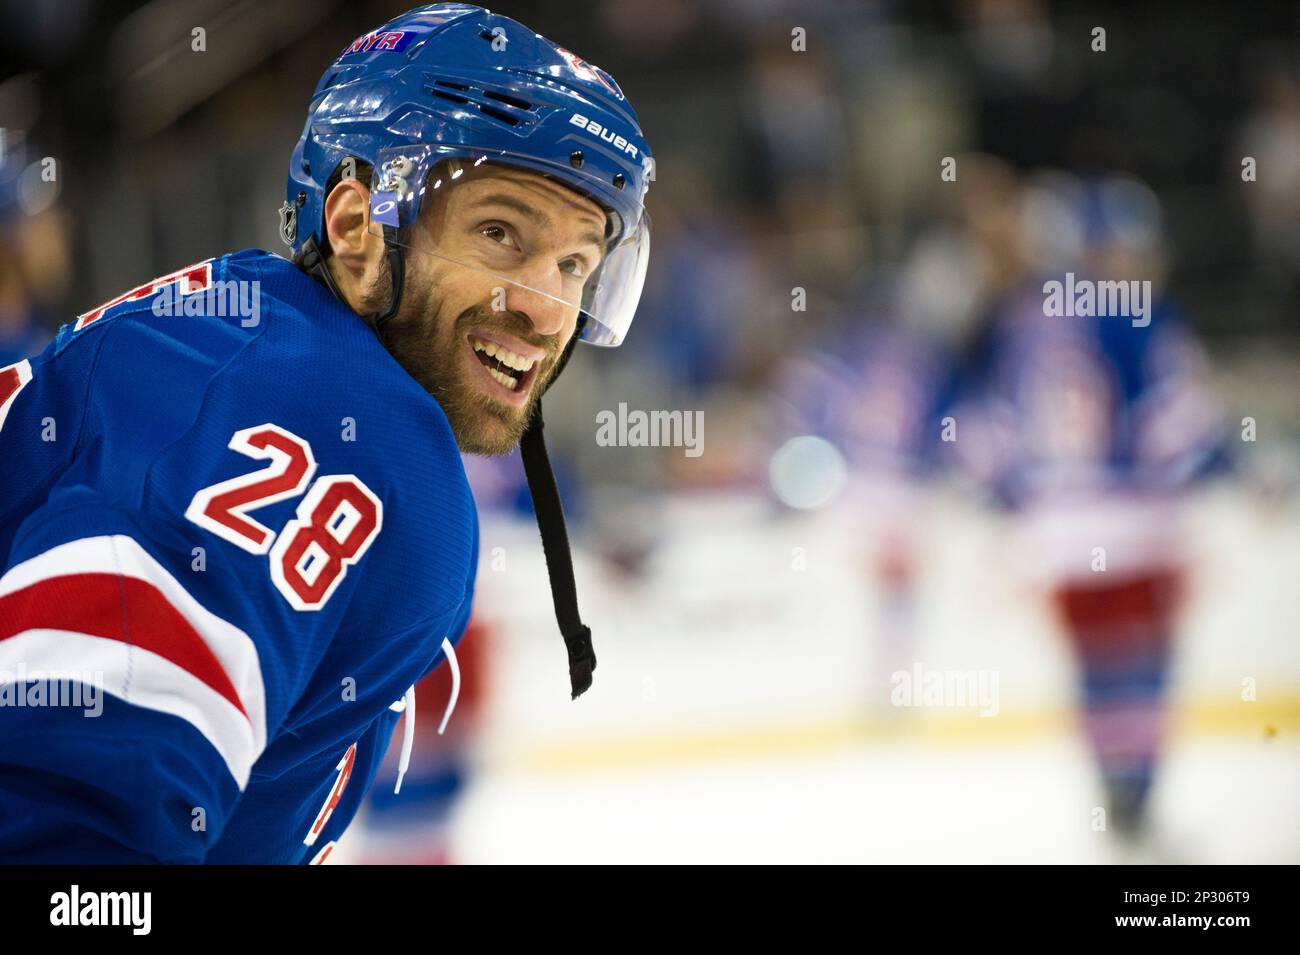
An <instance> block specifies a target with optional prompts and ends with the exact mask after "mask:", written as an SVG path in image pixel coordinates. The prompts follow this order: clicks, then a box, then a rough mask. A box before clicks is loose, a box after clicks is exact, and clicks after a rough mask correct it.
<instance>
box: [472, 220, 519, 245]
mask: <svg viewBox="0 0 1300 955" xmlns="http://www.w3.org/2000/svg"><path fill="white" fill-rule="evenodd" d="M478 231H479V235H482V236H486V237H487V238H489V239H491V240H492V241H493V242H497V243H500V244H501V245H504V246H506V247H508V248H511V249H513V248H517V246H516V245H515V240H514V239H512V238H511V237H510V233H509V232H507V231H506V229H505V227H504V226H499V225H485V226H484V227H483V228H481V229H479V230H478Z"/></svg>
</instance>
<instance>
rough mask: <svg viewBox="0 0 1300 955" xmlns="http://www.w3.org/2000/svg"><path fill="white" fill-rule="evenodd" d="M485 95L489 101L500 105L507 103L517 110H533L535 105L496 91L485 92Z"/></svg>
mask: <svg viewBox="0 0 1300 955" xmlns="http://www.w3.org/2000/svg"><path fill="white" fill-rule="evenodd" d="M483 95H484V96H486V97H487V98H488V99H494V100H496V101H497V102H498V103H505V104H506V105H507V106H513V107H514V108H515V109H532V108H533V104H532V103H530V102H528V101H527V100H522V99H520V98H519V97H517V96H511V95H510V94H509V93H500V92H498V91H496V90H484V91H483Z"/></svg>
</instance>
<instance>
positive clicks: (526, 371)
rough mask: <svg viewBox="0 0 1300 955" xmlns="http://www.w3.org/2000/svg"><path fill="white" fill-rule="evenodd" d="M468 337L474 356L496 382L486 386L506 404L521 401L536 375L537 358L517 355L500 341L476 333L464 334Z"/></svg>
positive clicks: (522, 401)
mask: <svg viewBox="0 0 1300 955" xmlns="http://www.w3.org/2000/svg"><path fill="white" fill-rule="evenodd" d="M468 340H469V345H470V347H471V348H472V349H473V351H474V357H475V358H477V359H478V362H479V364H480V365H481V366H482V367H483V370H484V372H486V374H487V377H488V379H489V380H490V381H491V382H492V383H493V384H494V385H496V386H497V388H494V389H490V390H492V391H493V392H494V393H495V394H496V396H497V397H498V398H500V399H501V400H502V401H504V402H506V403H507V404H511V405H516V406H519V405H522V404H523V403H524V402H525V401H526V400H527V398H528V392H529V390H530V389H531V388H532V384H533V381H534V380H535V379H536V377H537V371H538V368H539V365H540V362H539V361H538V360H537V359H535V358H533V357H529V356H525V355H521V354H519V353H518V352H516V351H513V350H512V349H510V348H507V347H506V346H505V345H503V344H501V343H500V342H495V341H491V340H489V339H486V338H480V337H479V336H477V335H470V336H468Z"/></svg>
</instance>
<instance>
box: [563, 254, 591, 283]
mask: <svg viewBox="0 0 1300 955" xmlns="http://www.w3.org/2000/svg"><path fill="white" fill-rule="evenodd" d="M560 271H561V272H568V273H569V274H570V275H576V276H577V277H578V278H580V279H583V278H586V277H587V263H586V262H584V261H582V259H565V260H564V261H563V262H561V263H560Z"/></svg>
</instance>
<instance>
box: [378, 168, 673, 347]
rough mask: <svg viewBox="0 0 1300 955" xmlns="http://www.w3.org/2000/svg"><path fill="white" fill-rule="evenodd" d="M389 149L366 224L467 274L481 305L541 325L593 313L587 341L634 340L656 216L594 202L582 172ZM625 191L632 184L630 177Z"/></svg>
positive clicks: (592, 184)
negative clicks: (475, 282) (473, 278)
mask: <svg viewBox="0 0 1300 955" xmlns="http://www.w3.org/2000/svg"><path fill="white" fill-rule="evenodd" d="M454 152H455V153H456V154H458V155H453V150H452V148H451V147H440V146H406V147H395V148H393V149H388V150H384V152H382V153H381V154H380V156H379V165H378V167H377V168H376V169H375V171H374V184H373V188H372V190H371V198H370V228H371V229H372V230H374V231H375V232H376V234H380V235H383V234H384V233H385V227H387V237H388V239H389V240H390V241H392V242H395V243H396V244H397V245H400V246H401V247H402V248H404V249H405V250H406V251H407V252H408V253H410V254H411V255H420V256H429V257H431V258H432V259H435V260H436V265H438V266H440V267H442V268H446V267H447V266H449V265H450V266H458V267H460V268H464V269H469V270H471V271H473V272H475V273H477V274H478V275H480V276H481V277H482V278H483V279H484V282H483V293H484V303H483V304H484V305H485V306H486V307H488V308H492V309H494V310H498V311H500V310H514V311H519V312H521V313H523V314H526V315H528V316H529V318H530V319H532V320H533V321H534V322H535V323H536V324H537V325H539V326H542V325H546V326H548V327H554V326H555V325H556V324H557V319H563V321H562V322H560V323H559V324H560V326H561V327H563V326H567V325H568V322H569V320H570V319H571V318H573V317H574V316H585V321H584V322H582V323H581V324H582V332H581V336H580V337H581V339H582V340H583V341H586V342H590V343H591V344H593V345H608V346H614V345H619V344H621V343H622V341H623V339H624V337H625V336H626V335H627V330H628V327H629V326H630V325H631V324H632V317H633V315H634V314H635V313H636V306H637V302H638V301H639V300H640V298H641V288H642V286H643V285H644V284H645V272H646V265H647V263H648V261H649V258H650V220H649V218H648V217H647V216H646V214H645V210H644V209H643V208H642V207H641V205H640V203H638V202H635V201H631V200H632V197H631V196H629V197H628V198H629V200H630V201H629V202H628V204H627V208H629V209H634V210H635V211H634V213H633V214H632V215H631V216H629V217H628V218H626V219H625V218H624V216H622V215H620V214H619V213H617V212H615V211H612V210H610V209H609V208H608V206H607V204H606V203H603V202H601V201H599V200H597V199H596V198H593V197H595V196H597V195H599V194H600V190H601V189H603V190H605V191H609V190H611V189H612V188H613V187H612V186H610V185H603V186H602V185H601V184H600V183H597V182H596V181H595V180H594V179H592V178H591V177H590V176H588V175H586V174H584V173H583V172H582V171H581V170H580V169H576V168H572V167H571V166H569V165H566V166H564V167H563V168H561V167H559V166H553V165H552V164H548V163H544V162H539V161H538V160H536V159H534V158H532V157H527V156H522V155H515V154H511V153H509V152H503V151H500V150H492V151H487V150H484V151H482V152H479V153H475V154H474V155H473V156H471V157H470V158H466V157H465V148H464V147H455V149H454ZM627 188H628V189H629V190H630V189H631V188H632V185H631V184H628V186H627Z"/></svg>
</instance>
